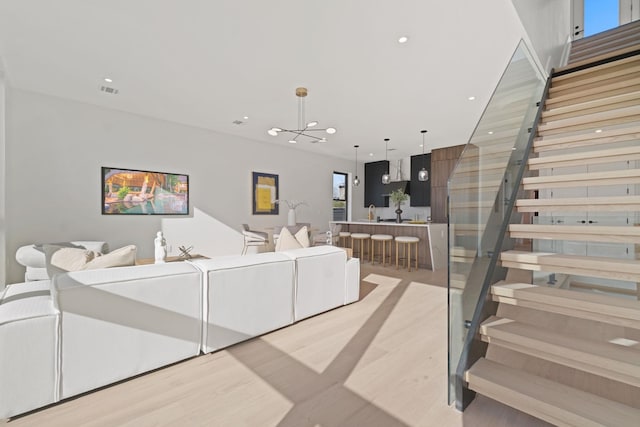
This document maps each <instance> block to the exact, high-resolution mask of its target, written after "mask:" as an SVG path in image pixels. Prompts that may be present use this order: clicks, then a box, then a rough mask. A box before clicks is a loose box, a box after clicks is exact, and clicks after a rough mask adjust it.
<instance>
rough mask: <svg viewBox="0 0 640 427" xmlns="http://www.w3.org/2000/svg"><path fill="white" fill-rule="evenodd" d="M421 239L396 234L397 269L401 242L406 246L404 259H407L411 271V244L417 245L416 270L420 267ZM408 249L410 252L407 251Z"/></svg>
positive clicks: (397, 267)
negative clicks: (419, 243)
mask: <svg viewBox="0 0 640 427" xmlns="http://www.w3.org/2000/svg"><path fill="white" fill-rule="evenodd" d="M419 241H420V239H419V238H418V237H413V236H396V270H398V269H399V268H400V267H399V264H398V254H399V247H398V246H399V245H400V243H402V244H403V246H404V257H403V258H402V259H406V260H407V264H408V266H409V271H411V245H412V244H413V245H415V249H416V270H417V269H418V242H419ZM407 250H408V252H407Z"/></svg>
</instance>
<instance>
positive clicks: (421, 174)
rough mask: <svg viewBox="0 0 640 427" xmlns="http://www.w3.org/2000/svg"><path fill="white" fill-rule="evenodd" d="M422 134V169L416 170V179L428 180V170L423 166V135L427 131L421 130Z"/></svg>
mask: <svg viewBox="0 0 640 427" xmlns="http://www.w3.org/2000/svg"><path fill="white" fill-rule="evenodd" d="M420 133H421V134H422V169H420V172H418V181H429V171H428V170H427V169H426V168H425V157H424V136H425V134H426V133H427V131H426V130H424V129H423V130H421V131H420Z"/></svg>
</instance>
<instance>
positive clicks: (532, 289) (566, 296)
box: [491, 283, 640, 321]
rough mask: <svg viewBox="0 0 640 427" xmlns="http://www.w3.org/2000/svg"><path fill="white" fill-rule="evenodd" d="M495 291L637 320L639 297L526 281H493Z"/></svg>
mask: <svg viewBox="0 0 640 427" xmlns="http://www.w3.org/2000/svg"><path fill="white" fill-rule="evenodd" d="M491 292H492V293H493V294H494V295H498V296H503V297H508V298H514V299H517V300H526V301H535V302H540V303H543V304H547V305H555V306H561V307H567V308H573V309H576V310H581V311H585V312H589V311H591V312H594V313H599V314H605V315H609V316H615V317H620V318H627V319H630V320H634V321H640V301H637V300H632V299H626V298H619V297H614V296H610V295H603V294H598V293H591V292H580V291H571V290H567V289H557V288H550V287H546V286H537V285H532V284H529V283H503V284H500V285H493V286H492V287H491Z"/></svg>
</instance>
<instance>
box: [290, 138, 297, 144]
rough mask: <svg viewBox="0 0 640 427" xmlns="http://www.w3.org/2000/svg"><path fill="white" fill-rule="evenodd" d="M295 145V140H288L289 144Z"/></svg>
mask: <svg viewBox="0 0 640 427" xmlns="http://www.w3.org/2000/svg"><path fill="white" fill-rule="evenodd" d="M295 143H297V141H296V140H295V139H290V140H289V144H295Z"/></svg>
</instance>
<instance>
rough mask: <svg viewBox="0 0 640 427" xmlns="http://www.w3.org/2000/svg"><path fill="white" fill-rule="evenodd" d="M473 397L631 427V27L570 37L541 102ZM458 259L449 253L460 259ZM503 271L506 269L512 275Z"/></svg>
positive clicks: (638, 373) (552, 417)
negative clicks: (515, 275) (517, 278)
mask: <svg viewBox="0 0 640 427" xmlns="http://www.w3.org/2000/svg"><path fill="white" fill-rule="evenodd" d="M527 166H528V170H529V176H527V177H526V178H523V182H522V186H523V189H524V190H525V191H524V193H525V194H527V195H528V196H529V198H524V199H522V200H517V201H516V204H515V209H517V211H518V212H522V213H528V215H523V217H524V218H532V216H531V215H535V216H533V219H534V221H533V223H531V224H529V223H527V224H511V225H510V226H509V230H508V232H509V235H510V237H511V238H513V239H517V240H516V241H517V242H519V245H518V247H519V248H521V247H522V246H525V247H526V246H530V247H531V249H532V250H528V251H527V250H509V251H505V252H503V253H502V254H501V259H500V262H501V265H502V266H503V267H506V268H508V269H513V270H514V271H515V270H518V271H530V272H532V274H533V283H499V284H496V285H493V287H492V289H491V299H492V300H493V301H495V302H496V303H498V309H497V313H496V315H495V316H492V317H489V318H488V319H486V320H485V321H484V322H483V323H482V325H481V327H480V338H481V340H482V341H484V342H485V343H488V347H487V352H486V355H485V357H483V358H480V359H479V360H478V361H477V362H475V363H474V364H473V366H471V368H470V369H468V370H467V371H466V374H465V381H466V382H467V384H468V388H469V389H470V390H473V391H475V392H476V393H480V394H482V395H485V396H487V397H489V398H491V399H494V400H497V401H499V402H502V403H503V404H505V405H508V406H511V407H513V408H515V409H517V410H519V411H522V412H526V413H528V414H530V415H533V416H535V417H538V418H539V419H541V420H544V421H546V422H548V423H552V424H555V425H566V426H640V301H639V299H640V291H639V290H638V283H640V22H635V23H632V24H627V25H625V26H623V27H619V28H618V29H617V30H612V31H608V32H606V33H602V34H599V35H597V36H593V37H590V38H585V39H583V40H580V41H577V42H574V43H573V47H572V54H571V59H570V63H569V64H568V65H567V66H566V67H564V68H563V69H560V70H556V72H555V73H554V76H553V78H552V83H551V87H550V90H549V94H548V99H547V101H546V103H545V106H544V112H543V114H542V118H541V122H540V123H539V125H538V135H537V138H536V139H535V140H534V145H533V153H532V155H531V158H530V159H529V160H528V164H527ZM465 255H467V254H466V253H460V254H458V256H459V257H464V256H465ZM510 271H511V270H510Z"/></svg>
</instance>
